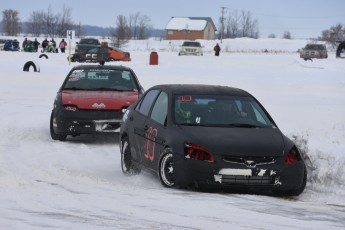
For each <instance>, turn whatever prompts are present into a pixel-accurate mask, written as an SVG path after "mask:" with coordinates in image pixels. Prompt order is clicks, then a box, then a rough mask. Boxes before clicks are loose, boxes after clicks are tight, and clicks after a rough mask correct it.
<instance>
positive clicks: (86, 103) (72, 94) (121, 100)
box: [62, 90, 138, 110]
mask: <svg viewBox="0 0 345 230" xmlns="http://www.w3.org/2000/svg"><path fill="white" fill-rule="evenodd" d="M137 99H138V92H119V91H89V90H64V91H62V103H63V104H64V105H74V106H76V107H77V108H78V109H91V110H119V109H121V108H123V107H128V106H129V105H131V104H133V103H134V102H135V101H136V100H137Z"/></svg>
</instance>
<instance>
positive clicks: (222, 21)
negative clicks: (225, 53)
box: [220, 6, 228, 43]
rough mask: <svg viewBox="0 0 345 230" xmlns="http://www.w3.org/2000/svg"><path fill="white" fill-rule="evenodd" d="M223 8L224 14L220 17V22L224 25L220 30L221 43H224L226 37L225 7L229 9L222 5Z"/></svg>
mask: <svg viewBox="0 0 345 230" xmlns="http://www.w3.org/2000/svg"><path fill="white" fill-rule="evenodd" d="M220 8H221V9H222V16H221V18H220V23H221V25H222V28H221V31H220V43H223V37H224V13H225V9H227V8H228V7H225V6H222V7H220Z"/></svg>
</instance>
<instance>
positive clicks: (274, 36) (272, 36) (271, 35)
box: [268, 34, 276, 38]
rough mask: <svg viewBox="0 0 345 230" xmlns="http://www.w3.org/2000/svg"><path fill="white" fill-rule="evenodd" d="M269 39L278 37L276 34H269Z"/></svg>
mask: <svg viewBox="0 0 345 230" xmlns="http://www.w3.org/2000/svg"><path fill="white" fill-rule="evenodd" d="M268 38H276V35H275V34H269V35H268Z"/></svg>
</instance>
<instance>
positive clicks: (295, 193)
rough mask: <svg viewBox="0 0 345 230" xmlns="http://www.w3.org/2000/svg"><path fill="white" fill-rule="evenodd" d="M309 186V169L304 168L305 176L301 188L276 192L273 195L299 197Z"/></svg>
mask: <svg viewBox="0 0 345 230" xmlns="http://www.w3.org/2000/svg"><path fill="white" fill-rule="evenodd" d="M306 184H307V169H306V167H305V166H304V175H303V182H302V185H301V187H299V188H296V189H291V190H274V191H273V193H274V194H275V195H277V196H298V195H300V194H301V193H302V192H303V191H304V189H305V186H306Z"/></svg>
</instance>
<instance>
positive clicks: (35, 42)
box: [33, 38, 41, 52]
mask: <svg viewBox="0 0 345 230" xmlns="http://www.w3.org/2000/svg"><path fill="white" fill-rule="evenodd" d="M40 44H41V43H39V42H38V41H37V38H35V41H34V42H33V45H34V49H35V52H37V51H38V46H39V45H40Z"/></svg>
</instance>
